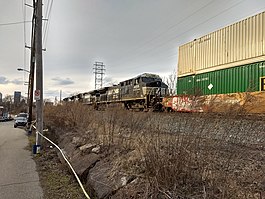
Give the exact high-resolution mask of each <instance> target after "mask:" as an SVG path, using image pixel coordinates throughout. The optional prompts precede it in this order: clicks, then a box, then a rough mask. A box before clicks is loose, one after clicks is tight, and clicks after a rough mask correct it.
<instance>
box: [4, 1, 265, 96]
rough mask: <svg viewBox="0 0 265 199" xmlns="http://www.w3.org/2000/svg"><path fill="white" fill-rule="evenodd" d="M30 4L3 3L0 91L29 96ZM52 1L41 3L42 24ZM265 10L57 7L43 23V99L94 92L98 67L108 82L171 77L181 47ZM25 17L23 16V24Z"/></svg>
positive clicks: (215, 4) (259, 6)
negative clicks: (143, 76) (103, 68)
mask: <svg viewBox="0 0 265 199" xmlns="http://www.w3.org/2000/svg"><path fill="white" fill-rule="evenodd" d="M31 2H32V1H31V0H0V44H1V45H0V68H1V72H0V92H2V94H3V96H5V95H7V94H13V93H14V91H15V90H16V91H21V92H22V95H24V96H26V94H25V93H26V92H27V86H25V85H24V83H23V81H28V80H27V78H28V76H27V75H28V74H27V73H23V72H19V71H17V70H16V69H17V68H18V67H22V68H23V67H24V68H25V69H27V70H28V69H29V57H30V54H29V50H28V49H26V50H25V48H24V43H26V44H27V45H30V34H31V27H30V23H26V25H24V24H23V23H22V24H15V25H5V24H6V23H13V22H22V21H23V20H24V18H25V20H26V21H30V20H31V17H32V13H31V8H29V7H25V6H23V3H28V4H31ZM51 2H52V0H44V1H43V3H44V8H43V13H44V18H46V17H47V16H46V15H47V14H46V10H47V7H48V5H51ZM264 10H265V1H264V0H185V1H184V0H74V1H73V0H54V1H53V4H52V10H51V14H50V17H49V26H48V31H47V34H46V31H45V30H46V28H45V26H46V25H47V22H44V31H43V32H44V35H45V40H44V42H43V45H44V48H46V49H47V51H46V52H44V53H43V60H44V75H45V76H44V98H51V99H53V98H54V97H55V96H59V91H60V90H62V91H63V97H66V96H68V95H69V94H72V93H77V92H85V91H89V90H92V89H94V74H93V63H94V62H95V61H102V62H104V64H105V65H106V75H105V82H106V84H107V83H110V82H111V83H118V82H119V81H121V80H125V79H128V78H131V77H134V76H136V75H139V74H141V73H144V72H151V73H156V74H158V75H160V76H162V77H164V76H167V75H169V74H170V73H171V72H172V71H173V69H174V68H176V66H177V61H178V47H179V46H180V45H182V44H184V43H186V42H189V41H191V40H193V39H195V38H198V37H201V36H203V35H205V34H208V33H210V32H213V31H215V30H217V29H220V28H222V27H225V26H227V25H230V24H232V23H234V22H237V21H240V20H242V19H244V18H246V17H249V16H251V15H255V14H257V13H259V12H262V11H264ZM24 16H25V17H24Z"/></svg>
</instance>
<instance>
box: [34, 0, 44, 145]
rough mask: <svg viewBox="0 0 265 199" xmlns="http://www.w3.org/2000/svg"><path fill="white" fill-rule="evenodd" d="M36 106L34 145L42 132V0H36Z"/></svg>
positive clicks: (37, 142) (39, 139)
mask: <svg viewBox="0 0 265 199" xmlns="http://www.w3.org/2000/svg"><path fill="white" fill-rule="evenodd" d="M35 9H36V30H35V33H36V35H35V37H36V46H35V47H36V48H35V55H36V91H35V99H36V108H37V134H36V145H37V146H38V145H40V144H41V137H40V135H39V134H38V132H40V133H43V66H42V0H37V1H36V7H35Z"/></svg>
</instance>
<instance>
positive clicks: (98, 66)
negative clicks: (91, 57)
mask: <svg viewBox="0 0 265 199" xmlns="http://www.w3.org/2000/svg"><path fill="white" fill-rule="evenodd" d="M93 69H94V73H95V89H100V88H102V86H103V76H104V74H105V65H104V64H103V62H95V64H94V68H93Z"/></svg>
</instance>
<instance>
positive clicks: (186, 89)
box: [177, 61, 265, 95]
mask: <svg viewBox="0 0 265 199" xmlns="http://www.w3.org/2000/svg"><path fill="white" fill-rule="evenodd" d="M254 91H265V61H263V62H256V63H251V64H246V65H242V66H237V67H233V68H227V69H222V70H216V71H212V72H207V73H200V74H195V75H188V76H185V77H178V80H177V94H188V95H196V94H199V95H211V94H226V93H238V92H254Z"/></svg>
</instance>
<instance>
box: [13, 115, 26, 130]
mask: <svg viewBox="0 0 265 199" xmlns="http://www.w3.org/2000/svg"><path fill="white" fill-rule="evenodd" d="M27 122H28V114H27V113H19V114H18V115H17V117H15V122H14V128H17V127H18V126H26V125H27Z"/></svg>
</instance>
